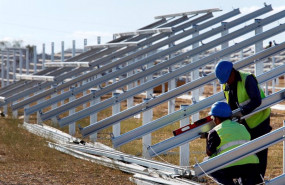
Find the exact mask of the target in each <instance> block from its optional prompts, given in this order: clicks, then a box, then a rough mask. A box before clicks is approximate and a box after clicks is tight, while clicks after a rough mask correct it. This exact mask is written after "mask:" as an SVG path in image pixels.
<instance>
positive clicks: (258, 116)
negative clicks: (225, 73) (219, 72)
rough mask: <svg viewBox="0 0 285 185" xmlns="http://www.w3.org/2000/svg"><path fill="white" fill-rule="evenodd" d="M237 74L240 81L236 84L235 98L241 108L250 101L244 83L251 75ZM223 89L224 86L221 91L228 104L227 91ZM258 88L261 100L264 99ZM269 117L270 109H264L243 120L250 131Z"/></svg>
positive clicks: (261, 91)
mask: <svg viewBox="0 0 285 185" xmlns="http://www.w3.org/2000/svg"><path fill="white" fill-rule="evenodd" d="M239 74H240V76H241V81H238V83H237V98H238V103H239V105H240V106H243V105H246V104H247V103H248V102H249V101H250V98H249V97H248V94H247V92H246V88H245V81H246V78H247V76H248V75H251V74H250V73H245V72H239ZM253 76H254V75H253ZM254 77H255V76H254ZM225 87H226V84H224V85H223V91H224V94H225V97H226V99H227V102H228V103H229V91H226V90H225ZM258 88H259V91H260V96H261V98H262V99H263V98H265V94H264V92H263V90H262V89H261V88H260V86H259V85H258ZM269 115H270V108H267V109H264V110H262V111H259V112H257V113H255V114H253V115H252V116H250V117H248V118H247V119H245V121H246V123H247V125H248V127H249V128H251V129H252V128H255V127H256V126H258V125H259V124H260V123H262V122H263V121H264V120H265V119H267V118H268V117H269Z"/></svg>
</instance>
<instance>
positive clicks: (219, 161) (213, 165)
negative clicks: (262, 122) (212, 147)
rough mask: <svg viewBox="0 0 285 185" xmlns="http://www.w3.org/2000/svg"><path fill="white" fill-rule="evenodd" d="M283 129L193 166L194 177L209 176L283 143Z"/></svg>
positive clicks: (284, 132) (284, 130)
mask: <svg viewBox="0 0 285 185" xmlns="http://www.w3.org/2000/svg"><path fill="white" fill-rule="evenodd" d="M284 128H285V127H281V128H278V129H276V130H274V131H272V132H270V133H268V134H265V135H263V136H260V137H258V138H256V139H254V140H252V141H249V142H247V143H245V144H243V145H240V146H238V147H236V148H234V149H231V150H229V151H227V152H225V153H222V154H220V155H218V156H216V157H214V158H211V159H209V160H207V161H204V162H201V163H199V164H196V165H194V171H195V176H198V177H201V176H204V175H205V173H207V174H210V173H212V172H215V171H217V170H219V169H221V168H223V167H225V166H226V165H229V164H231V163H234V162H236V161H238V160H240V159H243V158H244V157H247V156H249V155H252V154H255V153H257V152H259V151H261V150H264V149H265V148H268V147H269V146H272V145H274V144H276V143H278V142H281V141H283V140H284V134H285V129H284ZM202 169H203V170H202Z"/></svg>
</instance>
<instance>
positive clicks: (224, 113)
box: [209, 101, 232, 118]
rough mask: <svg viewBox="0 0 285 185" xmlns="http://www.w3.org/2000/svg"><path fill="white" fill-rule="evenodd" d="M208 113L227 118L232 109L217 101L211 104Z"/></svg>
mask: <svg viewBox="0 0 285 185" xmlns="http://www.w3.org/2000/svg"><path fill="white" fill-rule="evenodd" d="M209 114H210V115H212V116H218V117H222V118H228V117H231V115H232V110H231V108H230V106H229V105H228V104H227V103H225V102H222V101H218V102H216V103H214V104H213V105H212V108H211V112H210V113H209Z"/></svg>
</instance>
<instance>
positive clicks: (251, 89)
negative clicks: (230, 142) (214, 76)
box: [226, 70, 272, 139]
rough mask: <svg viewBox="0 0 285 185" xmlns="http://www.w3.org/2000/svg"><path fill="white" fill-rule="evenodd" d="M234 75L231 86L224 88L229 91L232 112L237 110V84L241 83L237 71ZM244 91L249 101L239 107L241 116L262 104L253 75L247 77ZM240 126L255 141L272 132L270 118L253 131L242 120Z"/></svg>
mask: <svg viewBox="0 0 285 185" xmlns="http://www.w3.org/2000/svg"><path fill="white" fill-rule="evenodd" d="M235 73H236V80H235V82H234V83H233V84H231V85H228V86H227V87H226V88H227V90H229V100H230V101H229V105H230V107H231V109H232V110H235V109H237V108H238V104H239V103H238V98H237V82H238V81H241V76H240V73H239V72H238V71H236V70H235ZM245 89H246V92H247V94H248V97H249V99H250V101H249V102H248V103H247V104H245V105H243V106H241V109H242V110H241V113H242V114H243V115H246V114H249V113H251V112H252V111H253V110H254V109H256V108H257V107H259V106H260V104H261V103H262V99H261V95H260V91H259V88H258V82H257V80H256V78H255V77H254V76H253V75H248V76H247V77H246V80H245ZM241 124H243V125H244V126H245V127H246V128H247V130H248V131H249V133H250V135H251V139H255V138H257V137H259V136H262V135H264V134H266V133H268V132H270V131H271V130H272V128H271V126H270V118H267V119H266V120H264V121H263V122H262V123H260V124H259V125H258V126H257V127H255V128H254V129H250V128H249V127H248V125H247V124H246V122H245V120H242V122H241Z"/></svg>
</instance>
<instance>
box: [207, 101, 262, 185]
mask: <svg viewBox="0 0 285 185" xmlns="http://www.w3.org/2000/svg"><path fill="white" fill-rule="evenodd" d="M210 115H211V116H212V119H213V122H214V123H215V124H216V126H215V127H214V128H213V129H212V130H210V131H209V134H208V137H207V146H206V152H207V155H208V156H210V158H212V157H215V156H217V155H220V154H222V153H224V152H226V151H229V150H231V149H233V148H235V147H237V146H239V145H241V144H244V143H246V142H248V141H250V134H249V132H248V131H247V129H246V128H245V126H244V125H242V124H239V123H237V122H235V121H232V120H231V116H232V110H231V108H230V106H229V105H228V104H227V103H225V102H216V103H214V104H213V105H212V108H211V112H210ZM258 165H259V159H258V157H257V156H256V155H255V154H253V155H250V156H247V157H245V158H243V159H240V160H238V161H236V162H234V163H232V164H230V165H228V166H226V167H225V168H222V169H220V170H218V171H216V172H213V173H211V174H210V175H211V176H212V177H214V179H216V180H217V181H218V182H219V183H221V184H223V185H231V184H235V183H234V182H233V179H239V178H241V180H242V184H243V185H253V184H259V183H262V178H261V176H260V172H259V170H258V169H259V168H258V167H259V166H258Z"/></svg>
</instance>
